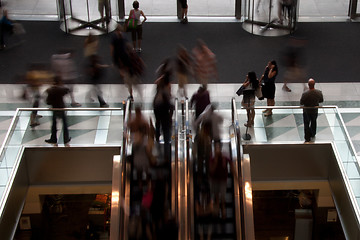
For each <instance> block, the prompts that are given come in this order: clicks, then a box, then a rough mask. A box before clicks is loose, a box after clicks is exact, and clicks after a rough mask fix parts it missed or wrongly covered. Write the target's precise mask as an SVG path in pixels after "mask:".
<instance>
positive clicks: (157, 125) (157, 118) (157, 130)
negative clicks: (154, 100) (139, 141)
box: [154, 109, 161, 142]
mask: <svg viewBox="0 0 360 240" xmlns="http://www.w3.org/2000/svg"><path fill="white" fill-rule="evenodd" d="M154 114H155V139H156V141H157V142H159V141H160V126H161V124H160V117H161V115H160V113H159V110H157V109H154Z"/></svg>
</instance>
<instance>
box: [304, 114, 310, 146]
mask: <svg viewBox="0 0 360 240" xmlns="http://www.w3.org/2000/svg"><path fill="white" fill-rule="evenodd" d="M304 110H305V109H304ZM303 119H304V134H305V136H304V138H305V142H309V141H310V138H311V130H310V118H309V114H308V113H307V112H306V111H303Z"/></svg>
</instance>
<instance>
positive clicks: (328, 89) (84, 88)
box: [0, 83, 360, 154]
mask: <svg viewBox="0 0 360 240" xmlns="http://www.w3.org/2000/svg"><path fill="white" fill-rule="evenodd" d="M238 87H239V85H238V84H210V85H209V91H210V96H211V101H212V102H214V103H216V105H217V108H218V109H217V111H218V112H219V113H220V114H221V115H222V116H223V117H224V122H223V133H222V134H223V139H228V138H229V136H228V130H227V129H228V126H230V124H231V111H230V102H231V99H232V98H233V97H234V98H235V99H236V101H237V103H238V105H237V108H238V109H239V112H238V114H239V119H240V126H241V131H242V132H243V133H244V132H245V131H246V128H245V126H244V125H243V123H245V121H246V112H245V110H243V109H242V110H240V108H241V106H240V101H241V97H238V96H236V94H235V92H236V90H237V88H238ZM289 87H290V88H291V89H292V92H285V91H283V90H282V84H281V83H278V84H277V90H276V106H279V107H280V109H275V110H274V111H273V112H274V114H273V115H272V116H271V117H265V116H264V114H262V111H261V110H262V109H259V110H256V117H255V126H254V127H253V128H249V129H248V131H249V133H250V134H251V135H252V139H251V140H250V141H249V142H262V143H265V142H270V143H279V142H284V141H286V142H294V143H301V142H303V141H304V138H303V121H302V112H301V109H292V108H293V107H295V108H296V107H298V106H299V99H300V97H301V94H302V92H303V90H304V87H305V86H304V84H298V83H296V84H295V83H294V84H290V85H289ZM316 87H317V88H318V89H320V90H322V91H323V94H324V99H325V102H324V103H323V106H328V105H336V106H338V107H339V110H340V112H341V116H342V118H343V120H344V123H345V125H346V127H347V130H348V133H349V135H350V137H351V139H352V142H353V144H354V146H355V149H356V151H357V153H358V154H359V153H360V106H359V105H360V83H341V84H340V83H319V84H317V85H316ZM90 88H91V86H90V85H86V84H84V85H75V87H74V91H75V98H76V100H77V101H78V102H80V103H81V104H82V107H99V104H98V103H97V102H92V101H90V98H89V96H88V92H89V90H90ZM197 88H198V85H197V84H189V85H188V86H187V92H188V95H189V97H190V96H191V95H192V94H193V93H195V91H196V90H197ZM45 89H46V86H44V87H43V90H45ZM139 89H140V91H139V92H137V91H135V92H134V99H135V102H141V103H142V106H143V109H144V113H145V115H147V116H148V117H152V99H153V96H154V90H155V88H154V85H152V84H147V85H141V86H139ZM102 90H103V94H104V98H105V100H106V101H107V103H108V104H109V106H110V107H111V108H114V107H115V108H117V107H118V108H121V107H122V106H123V105H122V102H123V101H124V100H126V98H127V96H128V92H127V89H126V87H125V86H124V85H122V84H109V85H102ZM22 91H23V87H21V86H19V85H1V91H0V141H1V142H2V141H3V139H4V137H5V135H6V132H7V129H8V127H9V126H10V123H11V120H12V116H13V115H14V113H15V110H16V108H29V107H31V106H32V105H31V97H30V100H23V99H21V98H20V96H21V94H22ZM344 93H346V95H345V94H344ZM172 94H173V96H174V97H177V86H176V85H173V86H172ZM93 99H95V97H93ZM95 100H96V99H95ZM69 101H70V99H68V102H69ZM265 105H266V103H265V101H259V100H257V102H256V106H257V107H259V108H261V107H264V106H265ZM40 107H47V105H46V104H45V103H44V102H43V101H42V102H41V105H40ZM80 109H81V108H80ZM80 109H79V110H80ZM324 111H325V110H324ZM39 114H42V115H43V118H41V119H39V123H40V125H39V126H37V127H35V128H34V129H32V128H31V127H30V126H29V121H30V119H29V118H28V117H26V116H25V117H23V118H22V119H23V120H22V121H24V122H22V125H23V126H24V127H23V131H22V133H21V135H20V136H19V141H20V142H21V143H22V144H25V145H44V140H45V139H47V138H49V136H50V127H51V118H50V112H43V113H39ZM105 115H106V116H101V114H99V113H98V112H92V113H90V112H89V113H80V111H69V112H68V117H69V125H70V126H69V129H70V135H71V136H72V142H71V143H72V144H75V145H81V144H115V145H116V144H117V145H119V144H120V143H121V141H122V130H121V129H122V119H121V116H120V115H121V111H118V113H117V114H110V115H109V116H108V115H107V114H105ZM331 121H332V120H331V119H329V117H328V116H327V115H326V114H323V110H320V114H319V118H318V134H317V138H316V141H318V142H320V141H332V140H334V139H336V138H337V136H336V131H334V130H333V129H332V128H333V127H334V126H333V123H331ZM59 126H61V125H59ZM60 129H61V128H60ZM60 139H61V138H60ZM13 141H15V140H13Z"/></svg>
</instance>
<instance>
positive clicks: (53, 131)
mask: <svg viewBox="0 0 360 240" xmlns="http://www.w3.org/2000/svg"><path fill="white" fill-rule="evenodd" d="M58 118H60V119H62V122H63V131H64V142H68V140H69V129H68V125H67V119H66V113H65V111H53V117H52V126H51V137H50V139H51V140H52V141H54V142H57V137H56V131H57V128H56V120H57V119H58Z"/></svg>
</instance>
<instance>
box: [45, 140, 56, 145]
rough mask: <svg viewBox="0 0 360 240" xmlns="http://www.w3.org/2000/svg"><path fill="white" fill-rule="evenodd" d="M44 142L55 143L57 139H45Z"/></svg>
mask: <svg viewBox="0 0 360 240" xmlns="http://www.w3.org/2000/svg"><path fill="white" fill-rule="evenodd" d="M45 142H46V143H49V144H57V141H56V140H52V139H45Z"/></svg>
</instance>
